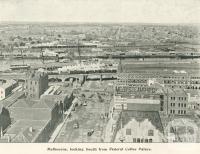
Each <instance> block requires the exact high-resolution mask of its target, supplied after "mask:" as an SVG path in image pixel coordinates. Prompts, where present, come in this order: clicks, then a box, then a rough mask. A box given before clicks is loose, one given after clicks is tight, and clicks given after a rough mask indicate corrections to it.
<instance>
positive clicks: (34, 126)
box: [5, 120, 48, 143]
mask: <svg viewBox="0 0 200 154" xmlns="http://www.w3.org/2000/svg"><path fill="white" fill-rule="evenodd" d="M47 123H48V121H47V120H18V121H17V122H15V123H14V124H13V125H12V126H11V127H10V128H9V129H8V131H7V132H6V134H5V136H10V137H11V142H17V143H24V142H28V143H30V142H33V141H34V139H35V137H37V135H38V134H39V133H40V132H41V130H42V129H43V128H44V127H45V126H46V124H47Z"/></svg>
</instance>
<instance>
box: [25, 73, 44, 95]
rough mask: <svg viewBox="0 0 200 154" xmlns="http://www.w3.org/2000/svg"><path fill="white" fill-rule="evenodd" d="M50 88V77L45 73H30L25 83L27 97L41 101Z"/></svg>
mask: <svg viewBox="0 0 200 154" xmlns="http://www.w3.org/2000/svg"><path fill="white" fill-rule="evenodd" d="M47 88H48V75H47V74H46V73H44V72H39V71H38V72H30V73H28V74H27V79H26V81H25V89H26V96H27V97H29V98H35V99H39V98H40V96H41V95H42V94H43V93H44V92H45V90H46V89H47Z"/></svg>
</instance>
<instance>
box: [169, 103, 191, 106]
mask: <svg viewBox="0 0 200 154" xmlns="http://www.w3.org/2000/svg"><path fill="white" fill-rule="evenodd" d="M170 105H171V106H173V107H175V105H176V103H171V104H170ZM186 106H187V105H186V103H178V107H186Z"/></svg>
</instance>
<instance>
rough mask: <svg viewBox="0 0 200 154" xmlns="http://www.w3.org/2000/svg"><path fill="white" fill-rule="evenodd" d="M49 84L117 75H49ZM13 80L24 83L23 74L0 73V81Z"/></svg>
mask: <svg viewBox="0 0 200 154" xmlns="http://www.w3.org/2000/svg"><path fill="white" fill-rule="evenodd" d="M48 78H49V82H65V81H70V80H71V81H75V80H78V81H86V80H109V79H116V78H117V73H91V74H49V75H48ZM7 79H14V80H17V81H21V82H24V81H25V79H26V74H25V73H1V74H0V80H7Z"/></svg>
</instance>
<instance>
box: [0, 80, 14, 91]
mask: <svg viewBox="0 0 200 154" xmlns="http://www.w3.org/2000/svg"><path fill="white" fill-rule="evenodd" d="M16 83H17V82H16V81H15V80H6V82H0V88H3V89H6V88H8V87H10V86H12V85H14V84H16Z"/></svg>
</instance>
